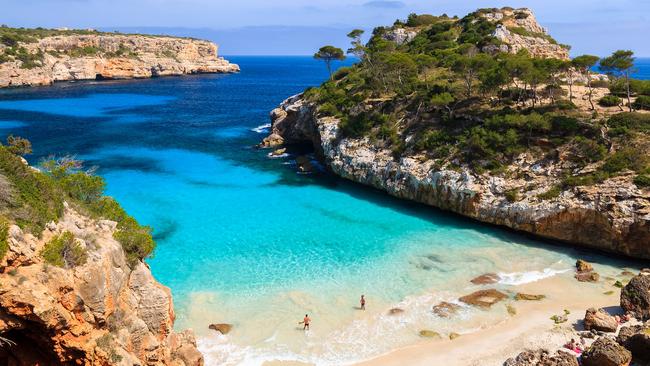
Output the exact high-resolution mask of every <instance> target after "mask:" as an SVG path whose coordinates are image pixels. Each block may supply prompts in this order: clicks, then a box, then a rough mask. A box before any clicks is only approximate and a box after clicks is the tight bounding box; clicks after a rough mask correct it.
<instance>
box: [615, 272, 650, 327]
mask: <svg viewBox="0 0 650 366" xmlns="http://www.w3.org/2000/svg"><path fill="white" fill-rule="evenodd" d="M621 307H622V308H623V309H625V311H626V312H631V313H633V314H634V316H635V317H636V318H638V319H642V320H648V319H650V275H645V274H643V273H642V274H639V275H637V276H635V277H633V278H632V279H631V280H630V282H629V283H628V284H627V285H625V287H623V290H621Z"/></svg>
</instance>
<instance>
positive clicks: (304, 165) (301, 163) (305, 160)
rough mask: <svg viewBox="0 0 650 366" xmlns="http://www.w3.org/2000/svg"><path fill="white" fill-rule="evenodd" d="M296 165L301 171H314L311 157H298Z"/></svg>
mask: <svg viewBox="0 0 650 366" xmlns="http://www.w3.org/2000/svg"><path fill="white" fill-rule="evenodd" d="M296 165H298V170H299V171H300V172H301V173H311V172H313V171H314V165H313V164H312V163H311V160H309V157H307V156H304V155H300V156H298V157H297V158H296Z"/></svg>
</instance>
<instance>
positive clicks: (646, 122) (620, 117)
mask: <svg viewBox="0 0 650 366" xmlns="http://www.w3.org/2000/svg"><path fill="white" fill-rule="evenodd" d="M607 124H608V125H609V127H610V129H611V133H612V134H613V135H618V134H623V133H626V132H628V131H641V132H650V114H646V113H636V112H623V113H617V114H615V115H613V116H611V117H610V118H609V120H608V121H607Z"/></svg>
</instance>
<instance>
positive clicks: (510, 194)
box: [505, 188, 520, 203]
mask: <svg viewBox="0 0 650 366" xmlns="http://www.w3.org/2000/svg"><path fill="white" fill-rule="evenodd" d="M505 196H506V199H507V200H508V202H511V203H512V202H517V201H519V199H520V198H519V190H518V189H516V188H513V189H510V190H507V191H506V193H505Z"/></svg>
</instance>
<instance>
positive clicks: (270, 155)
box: [266, 152, 289, 159]
mask: <svg viewBox="0 0 650 366" xmlns="http://www.w3.org/2000/svg"><path fill="white" fill-rule="evenodd" d="M266 156H268V157H269V158H271V159H281V158H286V157H287V156H289V154H287V153H283V154H279V155H275V154H273V153H272V152H270V153H268V154H266Z"/></svg>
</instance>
